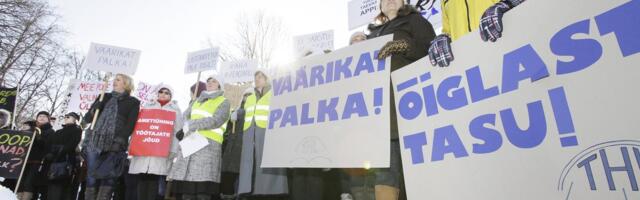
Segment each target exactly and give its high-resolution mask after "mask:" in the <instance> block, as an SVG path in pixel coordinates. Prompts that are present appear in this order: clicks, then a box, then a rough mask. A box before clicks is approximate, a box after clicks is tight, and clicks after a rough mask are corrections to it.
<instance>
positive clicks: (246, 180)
mask: <svg viewBox="0 0 640 200" xmlns="http://www.w3.org/2000/svg"><path fill="white" fill-rule="evenodd" d="M254 78H255V81H254V84H255V88H254V93H253V94H251V96H249V97H247V100H246V102H245V105H244V107H245V110H246V111H245V116H244V118H245V121H244V126H243V131H244V132H243V136H242V159H241V161H240V178H239V179H240V180H239V186H238V193H239V194H241V195H243V196H247V197H248V198H249V199H284V198H285V197H286V195H287V194H288V193H289V189H288V183H287V171H286V169H284V168H261V167H260V163H262V153H263V148H264V139H265V132H266V127H267V120H268V117H269V104H270V102H271V96H272V93H271V85H270V84H269V79H268V77H267V75H266V74H265V73H264V72H262V71H257V72H256V73H255V74H254Z"/></svg>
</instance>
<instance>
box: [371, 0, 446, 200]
mask: <svg viewBox="0 0 640 200" xmlns="http://www.w3.org/2000/svg"><path fill="white" fill-rule="evenodd" d="M380 10H381V11H382V12H380V14H379V15H378V16H377V17H376V20H375V22H374V23H373V24H371V25H369V31H370V34H369V36H368V39H371V38H375V37H379V36H384V35H388V34H393V41H390V42H388V43H387V44H385V45H384V46H383V47H382V48H381V49H380V53H379V54H378V59H385V58H387V57H389V56H391V71H395V70H397V69H400V68H402V67H404V66H406V65H408V64H410V63H413V62H415V61H417V60H419V59H421V58H423V57H424V56H426V55H427V49H428V48H429V44H430V42H431V40H433V38H434V37H435V32H434V30H433V27H432V26H431V24H430V23H429V22H428V21H427V20H426V19H424V18H423V17H422V16H421V15H420V13H419V12H418V11H417V10H416V9H415V8H414V7H412V6H410V5H405V4H404V1H403V0H381V1H380ZM392 85H393V84H392ZM390 102H395V101H394V97H393V95H391V101H390ZM395 109H396V108H395V104H391V160H390V161H391V165H390V168H385V169H376V173H377V175H376V177H377V178H376V186H375V190H376V199H398V195H399V192H400V185H401V182H402V161H401V160H400V143H399V142H398V124H397V122H396V120H397V116H396V111H395Z"/></svg>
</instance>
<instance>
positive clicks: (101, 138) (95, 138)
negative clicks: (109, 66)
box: [82, 74, 140, 200]
mask: <svg viewBox="0 0 640 200" xmlns="http://www.w3.org/2000/svg"><path fill="white" fill-rule="evenodd" d="M132 90H133V80H132V79H131V77H129V76H127V75H124V74H117V75H116V77H115V79H114V81H113V91H112V92H111V93H105V94H104V99H103V100H102V101H100V98H98V99H96V101H95V102H94V103H93V104H92V105H91V108H90V110H89V112H88V113H87V114H86V115H85V117H84V123H92V122H93V121H94V113H96V112H99V115H98V117H97V118H96V119H95V124H94V127H93V129H92V131H88V132H87V134H86V135H85V139H84V141H83V143H82V151H83V155H84V158H85V160H86V162H87V173H88V176H87V179H86V181H87V183H86V184H87V186H86V190H85V194H84V195H85V199H86V200H94V199H98V200H108V199H111V196H112V193H113V189H114V186H115V185H114V184H115V182H116V180H117V179H118V177H119V176H121V175H122V173H121V172H120V171H116V169H123V168H120V167H119V164H124V162H125V160H126V154H125V153H124V152H125V151H126V150H127V146H128V141H129V136H130V135H131V133H132V132H133V128H134V126H135V123H136V120H137V119H138V110H139V109H140V101H138V99H136V98H134V97H132V96H130V94H131V91H132ZM101 154H102V155H101ZM123 154H124V155H125V157H124V158H122V157H121V155H123ZM103 161H104V162H103ZM99 163H100V165H99ZM111 167H113V169H107V168H111ZM102 170H104V171H102ZM107 172H108V173H109V174H111V175H112V176H115V177H111V176H107V177H104V178H102V176H101V175H98V174H103V173H107ZM98 178H100V179H98Z"/></svg>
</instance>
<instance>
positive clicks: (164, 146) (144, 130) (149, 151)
mask: <svg viewBox="0 0 640 200" xmlns="http://www.w3.org/2000/svg"><path fill="white" fill-rule="evenodd" d="M175 120H176V113H175V112H171V111H166V110H162V109H142V110H140V113H139V114H138V121H137V122H136V126H135V128H134V130H133V134H132V135H131V145H130V146H129V155H132V156H157V157H167V156H169V150H170V148H171V140H172V135H173V126H174V123H175Z"/></svg>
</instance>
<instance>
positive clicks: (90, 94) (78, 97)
mask: <svg viewBox="0 0 640 200" xmlns="http://www.w3.org/2000/svg"><path fill="white" fill-rule="evenodd" d="M105 87H106V92H110V91H111V90H112V87H113V84H111V83H108V84H105V82H102V81H82V80H75V79H74V80H71V81H70V82H69V88H70V91H71V95H70V96H69V104H68V107H67V112H77V113H87V112H88V111H89V109H91V105H92V104H93V102H94V101H95V100H96V98H98V97H99V96H100V93H101V92H102V90H103V89H105Z"/></svg>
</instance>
